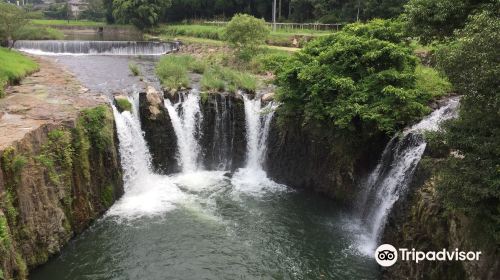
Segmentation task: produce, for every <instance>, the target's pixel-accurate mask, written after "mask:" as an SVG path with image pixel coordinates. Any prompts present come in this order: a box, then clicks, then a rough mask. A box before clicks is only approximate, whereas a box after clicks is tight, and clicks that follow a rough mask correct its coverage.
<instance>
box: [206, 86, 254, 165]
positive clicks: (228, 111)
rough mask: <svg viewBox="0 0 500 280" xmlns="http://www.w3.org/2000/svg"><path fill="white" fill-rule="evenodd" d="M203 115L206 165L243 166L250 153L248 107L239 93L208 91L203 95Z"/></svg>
mask: <svg viewBox="0 0 500 280" xmlns="http://www.w3.org/2000/svg"><path fill="white" fill-rule="evenodd" d="M201 111H202V114H203V122H202V126H201V127H202V133H201V139H200V146H201V149H202V158H203V159H204V162H203V165H204V166H205V168H208V169H211V170H230V171H234V170H236V169H237V168H240V167H243V166H244V164H245V154H246V136H245V135H246V127H245V125H246V124H245V108H244V103H243V100H242V99H241V97H238V96H237V95H235V94H225V93H214V94H208V93H205V94H204V95H202V98H201Z"/></svg>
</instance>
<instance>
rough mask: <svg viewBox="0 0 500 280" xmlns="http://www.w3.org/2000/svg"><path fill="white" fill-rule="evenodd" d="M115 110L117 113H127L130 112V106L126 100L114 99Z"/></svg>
mask: <svg viewBox="0 0 500 280" xmlns="http://www.w3.org/2000/svg"><path fill="white" fill-rule="evenodd" d="M115 102H116V108H117V109H118V111H120V112H123V111H129V112H132V104H131V103H130V102H129V101H128V99H126V98H115Z"/></svg>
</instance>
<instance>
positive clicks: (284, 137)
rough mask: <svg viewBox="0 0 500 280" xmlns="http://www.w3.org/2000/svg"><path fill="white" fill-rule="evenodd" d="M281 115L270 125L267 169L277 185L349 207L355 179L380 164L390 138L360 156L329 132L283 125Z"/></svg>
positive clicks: (377, 141)
mask: <svg viewBox="0 0 500 280" xmlns="http://www.w3.org/2000/svg"><path fill="white" fill-rule="evenodd" d="M279 112H280V111H278V112H276V115H275V117H274V119H273V121H272V124H271V130H270V133H269V138H268V148H267V157H266V162H265V170H266V171H267V175H268V176H269V177H270V178H272V179H273V180H275V181H276V182H278V183H282V184H286V185H287V186H290V187H293V188H304V189H310V190H314V191H317V192H320V193H324V194H326V195H328V196H330V197H332V198H334V199H336V200H337V202H339V203H342V204H345V205H349V204H350V203H351V201H352V200H353V199H354V196H355V194H356V191H357V190H356V186H357V181H356V179H358V178H362V177H363V176H364V175H365V174H367V173H368V172H369V170H371V168H372V167H373V166H374V165H375V164H376V162H377V161H378V158H377V156H378V155H380V152H381V151H382V149H383V148H384V146H385V144H386V143H387V139H385V138H380V139H374V141H373V142H372V143H371V145H370V146H369V147H368V146H367V147H365V149H364V150H363V151H358V152H357V153H352V152H349V150H348V148H347V147H346V148H342V146H341V144H342V143H338V144H337V143H334V142H332V140H330V138H329V136H328V131H325V130H322V129H320V128H311V127H304V126H302V125H301V123H302V121H301V120H299V119H297V120H293V119H289V120H288V121H286V122H280V121H278V119H279V118H280V116H279Z"/></svg>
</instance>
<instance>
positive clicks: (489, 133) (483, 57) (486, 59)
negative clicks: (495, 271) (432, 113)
mask: <svg viewBox="0 0 500 280" xmlns="http://www.w3.org/2000/svg"><path fill="white" fill-rule="evenodd" d="M491 11H493V12H490V11H484V12H482V13H480V14H477V15H474V16H472V17H471V19H470V22H469V23H468V24H467V25H466V27H465V28H464V29H463V30H461V31H459V32H457V34H456V41H454V42H453V43H451V44H450V45H449V46H447V47H445V48H444V49H442V50H440V51H439V52H438V62H439V65H440V66H441V67H442V68H443V69H444V71H445V73H446V74H447V75H448V77H449V79H450V81H451V82H452V83H453V85H454V87H455V88H456V90H457V91H458V93H460V94H463V95H464V96H463V98H462V100H461V109H460V114H459V118H458V119H457V120H454V121H451V122H449V123H448V124H447V125H446V130H445V133H444V134H443V135H442V137H443V139H442V142H443V143H446V144H447V145H448V146H449V148H450V149H451V150H453V151H454V155H453V156H449V157H448V158H447V159H446V161H445V162H444V163H443V167H442V168H441V170H440V173H439V175H440V176H439V180H438V182H437V183H438V184H437V187H438V194H439V195H440V197H441V198H442V199H443V201H444V203H445V205H446V206H447V208H448V209H450V210H452V211H453V212H459V213H463V214H465V215H467V216H469V217H471V218H472V220H473V221H475V222H477V225H476V226H479V227H480V230H479V232H483V233H484V232H486V233H487V235H488V236H489V237H490V238H491V239H493V240H495V241H496V243H497V244H500V82H499V80H498V77H499V76H500V57H499V56H498V50H499V49H500V16H499V14H498V11H499V9H498V6H497V9H491Z"/></svg>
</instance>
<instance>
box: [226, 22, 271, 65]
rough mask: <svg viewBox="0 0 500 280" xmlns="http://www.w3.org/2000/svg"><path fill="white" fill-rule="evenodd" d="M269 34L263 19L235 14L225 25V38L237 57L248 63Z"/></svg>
mask: <svg viewBox="0 0 500 280" xmlns="http://www.w3.org/2000/svg"><path fill="white" fill-rule="evenodd" d="M269 32H270V31H269V28H268V27H267V26H266V23H265V21H264V20H263V19H257V18H255V17H253V16H250V15H246V14H237V15H235V16H234V17H233V18H232V19H231V21H229V23H228V24H227V26H226V30H225V38H226V40H227V41H228V42H229V44H230V45H231V46H232V47H233V48H235V49H236V50H237V52H238V54H239V57H240V58H242V59H243V60H247V61H248V60H250V58H251V56H252V55H254V54H255V53H256V52H257V50H258V48H259V46H260V45H262V44H264V43H265V40H266V38H267V36H268V35H269Z"/></svg>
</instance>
